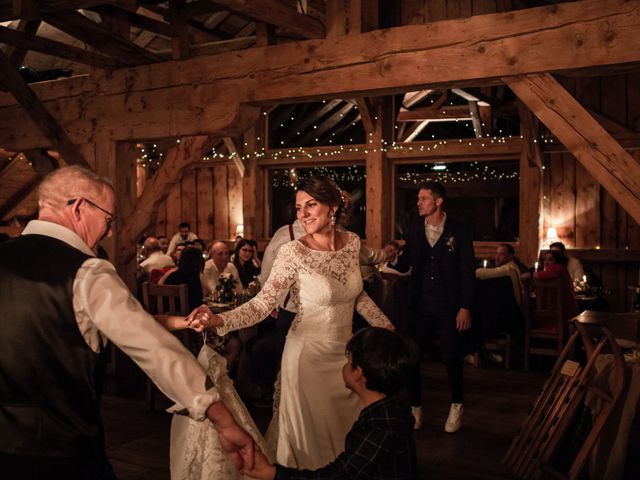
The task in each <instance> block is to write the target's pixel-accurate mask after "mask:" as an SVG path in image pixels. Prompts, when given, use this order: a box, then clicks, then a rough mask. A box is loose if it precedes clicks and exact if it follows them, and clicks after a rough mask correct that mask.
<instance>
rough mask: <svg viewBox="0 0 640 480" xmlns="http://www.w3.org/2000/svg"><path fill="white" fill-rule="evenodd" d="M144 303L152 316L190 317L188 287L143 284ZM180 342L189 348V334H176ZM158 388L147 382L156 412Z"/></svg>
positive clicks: (148, 398) (148, 397) (149, 395)
mask: <svg viewBox="0 0 640 480" xmlns="http://www.w3.org/2000/svg"><path fill="white" fill-rule="evenodd" d="M142 303H143V305H144V308H145V310H147V312H149V313H150V314H152V315H162V314H166V315H188V314H189V313H190V312H189V300H188V293H187V285H186V284H183V285H156V284H153V283H149V282H144V283H143V284H142ZM176 333H177V336H178V338H179V339H180V341H181V342H182V343H183V344H185V346H187V348H188V347H189V335H188V334H189V332H187V331H182V332H176ZM156 391H157V388H156V387H155V385H154V384H153V382H152V381H151V380H150V379H149V378H147V380H146V397H147V404H148V405H149V410H151V411H153V410H155V394H156Z"/></svg>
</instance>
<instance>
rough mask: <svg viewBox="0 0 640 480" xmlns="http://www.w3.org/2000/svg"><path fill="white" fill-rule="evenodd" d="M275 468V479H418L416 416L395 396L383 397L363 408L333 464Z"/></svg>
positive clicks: (278, 466)
mask: <svg viewBox="0 0 640 480" xmlns="http://www.w3.org/2000/svg"><path fill="white" fill-rule="evenodd" d="M276 467H277V473H276V480H308V479H314V480H356V479H372V480H374V479H375V480H382V479H384V480H413V479H416V478H418V473H417V466H416V445H415V442H414V439H413V417H411V414H410V413H409V411H408V409H407V408H402V407H401V406H400V405H399V404H398V402H397V400H396V399H395V398H394V397H393V396H389V397H386V398H383V399H382V400H379V401H377V402H375V403H372V404H371V405H369V406H368V407H367V408H365V409H364V410H362V412H361V413H360V417H358V420H357V421H356V423H354V424H353V427H352V428H351V431H350V432H349V433H348V434H347V438H346V440H345V450H344V452H342V453H341V454H340V455H338V458H336V459H335V460H334V461H333V462H331V463H330V464H328V465H326V466H324V467H322V468H319V469H318V470H314V471H311V470H295V469H292V468H286V467H282V466H280V465H277V466H276Z"/></svg>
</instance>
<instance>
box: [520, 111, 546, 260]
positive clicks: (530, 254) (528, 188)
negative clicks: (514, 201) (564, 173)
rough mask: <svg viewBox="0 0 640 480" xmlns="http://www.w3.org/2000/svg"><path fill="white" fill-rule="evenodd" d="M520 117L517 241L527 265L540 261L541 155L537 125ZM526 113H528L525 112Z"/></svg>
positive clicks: (521, 258) (524, 116)
mask: <svg viewBox="0 0 640 480" xmlns="http://www.w3.org/2000/svg"><path fill="white" fill-rule="evenodd" d="M523 110H526V112H528V115H527V114H525V115H523V116H521V120H520V131H521V132H522V137H523V139H522V152H521V154H520V179H519V182H520V195H519V196H520V204H519V226H518V237H519V239H520V248H519V252H518V254H519V257H520V260H521V261H522V262H524V263H525V264H526V265H533V262H536V261H537V260H538V252H539V250H540V240H541V236H542V220H543V219H542V154H541V150H540V143H539V142H537V139H538V130H537V128H536V127H537V122H534V121H532V120H533V119H532V118H530V117H533V115H532V114H531V112H530V111H529V110H528V109H526V107H523ZM523 113H525V112H523Z"/></svg>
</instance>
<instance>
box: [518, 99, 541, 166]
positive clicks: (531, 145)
mask: <svg viewBox="0 0 640 480" xmlns="http://www.w3.org/2000/svg"><path fill="white" fill-rule="evenodd" d="M518 111H519V112H520V115H519V117H520V134H521V135H522V138H523V139H524V142H523V151H525V158H526V160H527V162H529V167H535V168H537V169H538V170H539V171H542V144H541V138H540V122H539V121H538V119H537V118H536V117H535V116H534V115H533V113H532V112H531V110H529V109H528V108H527V107H526V105H524V104H523V103H522V102H518Z"/></svg>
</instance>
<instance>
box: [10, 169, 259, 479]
mask: <svg viewBox="0 0 640 480" xmlns="http://www.w3.org/2000/svg"><path fill="white" fill-rule="evenodd" d="M38 206H39V215H38V219H37V220H33V221H31V222H29V224H28V225H27V227H26V228H25V230H24V231H23V234H22V235H21V236H20V237H18V238H17V239H14V240H11V241H8V242H4V243H3V244H2V245H0V308H1V309H2V312H3V313H2V315H0V331H1V332H2V335H0V432H2V435H0V472H2V475H3V478H32V477H33V478H39V477H41V476H42V477H45V476H46V477H48V478H68V479H71V478H78V479H80V478H82V479H84V478H100V479H110V478H115V477H114V474H113V471H112V469H111V466H110V464H109V462H108V460H107V458H106V455H105V451H104V441H103V438H102V436H103V433H102V422H101V420H100V411H99V405H98V392H99V390H100V385H98V380H97V379H98V378H99V377H100V372H99V370H100V367H99V366H100V364H101V362H100V361H99V359H100V356H101V355H102V354H103V353H104V350H105V346H106V342H107V340H111V341H112V342H113V343H114V344H115V345H117V346H118V347H119V348H120V349H121V350H123V351H124V352H125V353H126V354H128V355H129V356H130V357H131V358H132V359H133V360H134V361H135V362H136V363H137V364H138V365H139V366H140V367H141V368H142V369H143V370H144V371H145V372H146V373H147V374H148V375H149V376H150V377H151V378H152V379H153V381H154V382H155V383H156V384H157V385H158V386H159V388H160V389H161V390H162V391H163V392H164V393H166V394H167V395H168V396H169V397H170V398H172V399H173V400H174V401H176V403H177V404H178V405H177V407H176V409H177V410H180V411H182V410H184V411H185V412H188V414H189V415H190V416H191V417H192V418H194V419H196V420H203V419H204V418H205V417H208V418H209V419H210V420H211V421H212V422H213V423H214V425H215V427H216V429H217V430H218V433H219V434H220V437H221V441H222V444H223V446H224V447H225V448H226V449H227V451H229V452H231V453H232V454H233V456H232V458H233V459H234V461H235V462H236V463H237V464H239V465H242V462H243V460H242V459H246V460H247V464H250V463H252V462H253V440H252V439H251V437H249V436H248V435H247V434H246V433H245V432H244V431H243V430H242V429H240V428H239V427H238V426H237V424H236V423H235V421H234V420H233V417H232V416H231V415H230V413H229V411H228V410H227V409H226V407H225V406H224V404H223V403H222V402H220V401H219V398H220V397H219V394H218V392H217V390H216V388H215V386H212V385H207V382H206V375H205V372H204V371H203V369H202V368H201V367H200V365H199V364H198V363H197V362H196V360H195V359H194V358H193V356H192V355H191V354H190V353H189V352H188V351H187V350H186V349H185V348H184V347H183V346H182V345H181V344H180V342H179V341H178V340H177V339H176V337H174V336H173V335H171V334H170V333H169V332H168V331H167V330H165V329H164V328H163V327H162V326H161V325H160V324H158V323H157V322H156V321H155V320H154V319H153V317H151V316H150V315H149V314H147V313H146V312H145V311H144V309H143V308H142V306H141V305H140V304H139V303H138V302H137V301H136V300H135V298H134V297H133V296H132V295H131V293H130V292H129V290H128V289H127V287H126V286H125V284H124V283H123V282H122V280H121V279H120V278H119V277H118V275H117V273H116V271H115V268H114V267H113V265H111V264H110V263H109V262H107V261H106V260H101V259H98V258H95V252H96V250H97V248H98V245H99V242H100V240H102V239H103V238H105V237H108V236H111V234H112V227H113V222H114V219H115V215H114V208H115V196H114V191H113V188H112V186H111V184H110V183H109V181H108V180H105V179H103V178H102V177H100V176H98V175H96V174H95V173H93V172H91V171H90V170H87V169H84V168H82V167H77V166H71V167H64V168H61V169H59V170H56V171H54V172H53V173H51V174H50V175H48V176H47V177H46V178H45V179H44V180H43V181H42V183H41V185H40V189H39V198H38Z"/></svg>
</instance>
